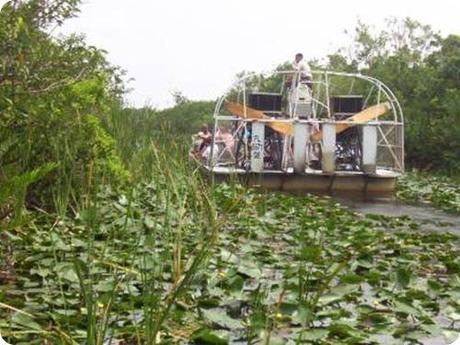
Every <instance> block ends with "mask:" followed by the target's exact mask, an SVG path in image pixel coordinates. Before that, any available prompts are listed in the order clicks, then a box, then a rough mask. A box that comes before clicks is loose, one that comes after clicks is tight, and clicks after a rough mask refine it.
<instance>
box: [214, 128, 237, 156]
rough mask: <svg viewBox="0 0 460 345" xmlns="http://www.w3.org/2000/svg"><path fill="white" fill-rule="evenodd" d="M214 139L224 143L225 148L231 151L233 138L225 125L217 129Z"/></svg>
mask: <svg viewBox="0 0 460 345" xmlns="http://www.w3.org/2000/svg"><path fill="white" fill-rule="evenodd" d="M216 139H217V141H218V142H220V143H223V144H224V146H225V150H227V151H229V152H233V148H234V146H235V140H234V139H233V135H232V134H231V133H230V132H229V131H228V129H227V128H226V127H222V128H221V129H219V131H218V132H217V135H216Z"/></svg>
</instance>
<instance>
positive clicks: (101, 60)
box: [0, 0, 126, 209]
mask: <svg viewBox="0 0 460 345" xmlns="http://www.w3.org/2000/svg"><path fill="white" fill-rule="evenodd" d="M77 5H78V1H74V0H69V1H50V2H43V1H38V0H37V1H27V2H23V1H10V2H8V3H7V4H6V5H5V6H4V7H3V8H2V10H1V12H0V28H1V29H0V119H1V121H0V133H1V136H0V138H1V139H0V140H1V144H2V145H3V146H5V150H4V151H5V152H3V154H2V157H1V162H2V164H1V167H0V169H1V175H2V179H3V180H5V181H8V180H11V179H12V178H13V177H14V176H18V175H20V174H23V173H27V172H29V171H32V170H34V169H40V168H41V167H46V166H48V165H49V164H50V163H54V167H55V169H54V171H53V172H52V173H51V174H48V176H47V177H46V178H45V179H43V180H42V181H41V182H40V183H39V184H36V185H35V187H34V188H33V190H31V193H30V195H29V203H31V204H34V205H37V206H40V207H47V206H49V205H50V200H53V198H54V200H55V201H56V202H57V203H59V204H60V205H62V209H66V208H67V205H68V203H69V201H72V202H73V204H74V205H76V204H78V203H79V201H80V196H81V195H82V194H83V193H85V192H87V191H88V188H90V185H91V183H95V182H96V180H97V179H99V178H102V177H104V176H111V177H116V178H119V179H123V178H124V177H125V176H126V172H125V171H124V168H123V166H122V165H121V161H120V160H119V158H118V157H117V153H116V151H115V147H114V144H113V141H111V139H110V138H109V137H107V135H106V133H105V131H104V129H103V128H102V127H101V125H100V123H99V120H98V119H97V117H100V116H101V115H102V114H103V113H105V112H107V111H109V110H110V107H111V105H112V103H114V102H118V100H119V98H120V96H121V92H122V85H121V84H120V79H119V78H120V73H119V72H118V71H117V69H116V68H114V67H112V66H111V65H110V64H109V63H108V62H107V61H106V59H105V57H104V54H103V53H102V52H101V51H100V50H99V49H97V48H95V47H91V46H88V45H87V44H86V43H85V41H84V39H83V37H81V36H77V35H72V36H70V37H61V38H56V37H53V36H52V35H51V34H50V31H51V28H52V27H53V26H55V25H59V24H60V23H62V21H63V20H65V19H66V18H68V17H71V16H73V15H74V14H75V13H76V11H77ZM9 142H14V145H7V144H8V143H9ZM48 170H49V169H48ZM71 191H72V192H71ZM51 204H52V203H51Z"/></svg>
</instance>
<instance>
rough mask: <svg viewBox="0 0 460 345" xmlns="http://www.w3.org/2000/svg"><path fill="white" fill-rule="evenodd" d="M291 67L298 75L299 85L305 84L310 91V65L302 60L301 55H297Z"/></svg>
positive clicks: (311, 86)
mask: <svg viewBox="0 0 460 345" xmlns="http://www.w3.org/2000/svg"><path fill="white" fill-rule="evenodd" d="M292 67H293V68H294V70H296V71H297V72H298V73H299V76H298V78H299V83H302V84H306V85H307V86H308V87H309V88H310V89H312V88H313V85H312V79H313V78H312V73H311V68H310V65H309V64H308V63H307V62H306V61H305V60H304V58H303V54H302V53H297V54H296V55H295V59H294V62H293V63H292Z"/></svg>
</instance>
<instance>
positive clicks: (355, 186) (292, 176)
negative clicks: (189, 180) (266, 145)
mask: <svg viewBox="0 0 460 345" xmlns="http://www.w3.org/2000/svg"><path fill="white" fill-rule="evenodd" d="M204 170H205V172H206V174H207V175H209V176H212V178H213V180H214V181H215V182H217V183H222V182H232V181H238V182H240V183H243V184H245V185H247V186H248V187H255V188H261V189H265V190H278V191H285V192H289V193H314V194H332V195H340V194H342V195H344V194H353V195H372V196H388V195H391V194H393V193H394V191H395V188H396V180H397V178H398V176H399V175H400V174H399V173H395V172H392V171H386V170H385V171H377V172H376V173H375V174H364V173H361V172H336V173H335V174H325V173H322V172H321V171H314V170H312V171H306V172H305V173H288V172H279V171H265V172H263V173H251V172H249V173H248V172H246V171H244V170H243V169H233V168H226V167H214V168H213V169H212V170H211V169H210V168H209V167H204Z"/></svg>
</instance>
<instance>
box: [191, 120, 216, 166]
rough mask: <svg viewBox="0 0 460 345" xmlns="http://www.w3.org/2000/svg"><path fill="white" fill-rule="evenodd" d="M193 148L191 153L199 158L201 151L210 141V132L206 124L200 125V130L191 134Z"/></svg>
mask: <svg viewBox="0 0 460 345" xmlns="http://www.w3.org/2000/svg"><path fill="white" fill-rule="evenodd" d="M192 140H193V148H192V153H193V155H194V156H195V157H197V158H201V157H202V156H203V152H204V150H205V149H206V147H207V146H209V144H211V141H212V133H211V132H210V131H209V129H208V125H206V124H204V125H203V126H201V130H200V131H199V132H198V133H197V134H194V135H193V136H192Z"/></svg>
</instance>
